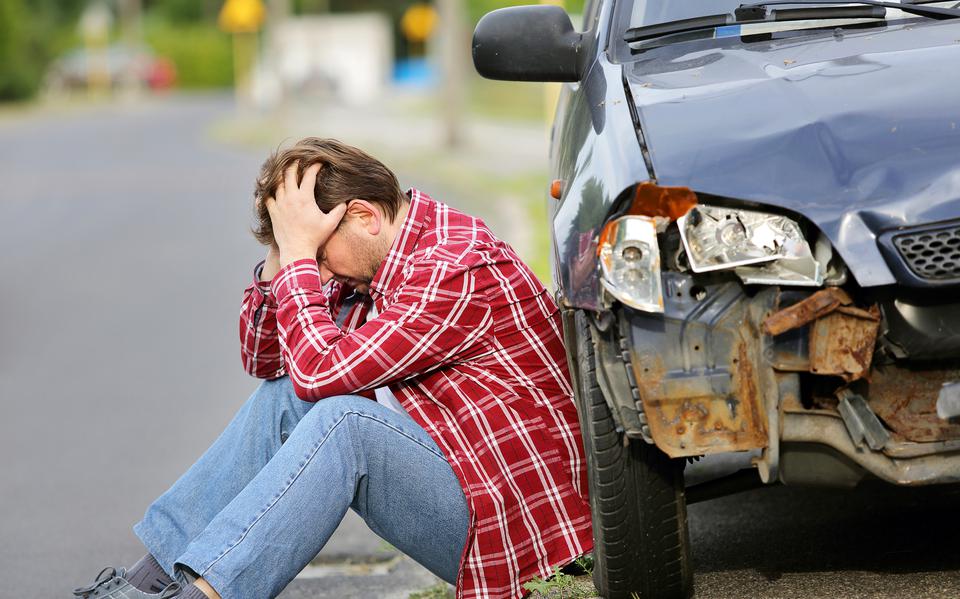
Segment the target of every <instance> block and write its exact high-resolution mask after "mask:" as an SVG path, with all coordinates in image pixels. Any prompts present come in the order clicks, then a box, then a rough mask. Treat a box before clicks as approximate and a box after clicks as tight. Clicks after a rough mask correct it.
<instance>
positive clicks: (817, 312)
mask: <svg viewBox="0 0 960 599" xmlns="http://www.w3.org/2000/svg"><path fill="white" fill-rule="evenodd" d="M852 303H853V300H851V299H850V296H849V295H847V293H846V292H845V291H844V290H843V289H840V288H839V287H828V288H826V289H821V290H820V291H817V292H816V293H814V294H812V295H810V297H808V298H806V299H804V300H802V301H799V302H797V303H795V304H793V305H791V306H787V307H786V308H784V309H782V310H780V311H778V312H775V313H773V314H771V315H770V316H768V317H767V318H766V319H764V321H763V332H764V333H766V334H768V335H779V334H781V333H785V332H787V331H789V330H791V329H795V328H797V327H802V326H803V325H805V324H807V323H810V322H813V321H814V320H816V319H817V318H819V317H821V316H824V315H826V314H829V313H831V312H833V311H834V310H836V309H837V308H839V307H840V306H848V305H850V304H852Z"/></svg>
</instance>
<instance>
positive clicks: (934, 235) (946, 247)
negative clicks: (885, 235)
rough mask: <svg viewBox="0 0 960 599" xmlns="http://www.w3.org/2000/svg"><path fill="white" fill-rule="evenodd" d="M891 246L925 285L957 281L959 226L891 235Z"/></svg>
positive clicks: (953, 225)
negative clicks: (930, 282)
mask: <svg viewBox="0 0 960 599" xmlns="http://www.w3.org/2000/svg"><path fill="white" fill-rule="evenodd" d="M893 243H894V245H895V246H896V248H897V251H899V252H900V257H901V258H903V261H904V262H905V263H906V264H907V266H908V267H909V268H910V270H911V271H912V272H913V274H915V275H917V276H918V277H920V278H921V279H925V280H928V281H944V280H949V279H960V223H958V222H956V221H954V222H953V223H949V224H946V225H942V226H939V227H930V228H925V229H922V230H913V231H911V232H909V233H904V234H902V235H895V236H894V237H893Z"/></svg>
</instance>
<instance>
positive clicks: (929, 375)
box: [867, 365, 960, 443]
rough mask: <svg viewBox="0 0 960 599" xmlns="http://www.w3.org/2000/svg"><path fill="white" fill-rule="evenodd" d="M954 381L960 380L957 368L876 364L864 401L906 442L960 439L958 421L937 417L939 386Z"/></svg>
mask: <svg viewBox="0 0 960 599" xmlns="http://www.w3.org/2000/svg"><path fill="white" fill-rule="evenodd" d="M956 380H960V369H941V370H911V369H908V368H900V367H897V366H894V365H889V366H884V367H882V368H880V367H878V368H875V369H874V370H873V372H872V373H871V375H870V383H869V387H868V391H867V402H868V403H869V404H870V408H872V409H873V411H874V412H876V414H877V416H879V417H880V418H881V419H883V421H884V422H885V423H886V424H887V426H889V427H890V428H891V429H892V430H893V431H894V432H895V433H897V434H898V435H900V436H901V437H903V438H904V439H907V440H908V441H914V442H917V443H930V442H934V441H947V440H950V439H960V424H957V423H951V422H950V421H945V420H941V419H940V417H939V416H937V396H938V395H939V393H940V388H941V387H942V386H943V383H945V382H948V381H956Z"/></svg>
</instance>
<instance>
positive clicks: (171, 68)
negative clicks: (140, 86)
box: [144, 57, 177, 89]
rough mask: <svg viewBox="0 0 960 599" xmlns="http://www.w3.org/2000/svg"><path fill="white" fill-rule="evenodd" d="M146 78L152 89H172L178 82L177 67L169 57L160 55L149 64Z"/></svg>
mask: <svg viewBox="0 0 960 599" xmlns="http://www.w3.org/2000/svg"><path fill="white" fill-rule="evenodd" d="M144 80H145V81H146V83H147V86H148V87H149V88H150V89H170V88H171V87H173V86H174V84H176V82H177V67H176V66H175V65H174V64H173V61H172V60H170V59H169V58H165V57H159V58H157V59H156V60H154V61H153V62H151V63H150V64H149V65H148V66H147V69H146V74H145V77H144Z"/></svg>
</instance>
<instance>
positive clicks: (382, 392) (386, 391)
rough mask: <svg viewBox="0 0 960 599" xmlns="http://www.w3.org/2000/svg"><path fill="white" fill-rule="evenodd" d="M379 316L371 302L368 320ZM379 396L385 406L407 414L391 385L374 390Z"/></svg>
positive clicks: (380, 402) (380, 401)
mask: <svg viewBox="0 0 960 599" xmlns="http://www.w3.org/2000/svg"><path fill="white" fill-rule="evenodd" d="M376 317H377V307H376V306H375V305H374V304H373V303H371V304H370V311H369V312H367V320H373V319H374V318H376ZM373 392H374V393H375V394H376V396H377V403H378V404H380V405H382V406H385V407H387V408H389V409H391V410H393V411H394V412H396V413H397V414H406V413H407V411H406V410H404V409H403V406H402V405H400V401H399V400H398V399H397V396H396V395H394V394H393V391H391V390H390V387H387V386H383V387H377V388H376V389H374V390H373Z"/></svg>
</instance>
